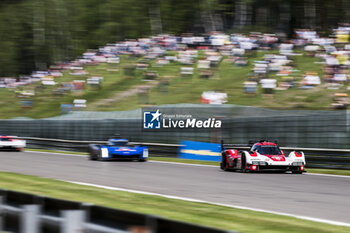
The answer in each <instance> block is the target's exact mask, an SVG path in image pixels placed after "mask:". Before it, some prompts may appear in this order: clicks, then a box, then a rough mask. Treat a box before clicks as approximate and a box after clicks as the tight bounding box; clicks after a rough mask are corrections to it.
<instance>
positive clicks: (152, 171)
mask: <svg viewBox="0 0 350 233" xmlns="http://www.w3.org/2000/svg"><path fill="white" fill-rule="evenodd" d="M0 161H1V162H0V171H9V172H16V173H21V174H28V175H36V176H42V177H47V178H54V179H61V180H69V181H75V182H84V183H91V184H96V185H104V186H111V187H118V188H124V189H133V190H139V191H145V192H152V193H158V194H164V195H173V196H179V197H183V198H192V199H199V200H204V201H208V202H216V203H223V204H228V205H239V206H245V207H249V208H259V209H264V210H269V211H276V212H283V213H288V214H294V215H302V216H307V217H312V218H320V219H327V220H331V221H339V222H344V223H349V224H350V179H349V178H346V177H336V176H334V177H332V176H313V175H297V174H278V173H277V174H276V173H262V174H241V173H236V172H223V171H221V170H219V168H218V167H208V166H189V165H181V164H171V163H157V162H145V163H140V162H96V161H89V160H88V159H87V158H85V157H81V156H69V155H63V154H62V155H57V154H50V153H36V152H25V153H17V152H0ZM0 179H1V177H0Z"/></svg>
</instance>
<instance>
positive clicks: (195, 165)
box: [148, 160, 218, 168]
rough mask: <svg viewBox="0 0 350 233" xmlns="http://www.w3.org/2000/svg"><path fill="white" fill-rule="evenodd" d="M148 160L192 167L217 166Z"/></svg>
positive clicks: (155, 161)
mask: <svg viewBox="0 0 350 233" xmlns="http://www.w3.org/2000/svg"><path fill="white" fill-rule="evenodd" d="M148 162H151V163H165V164H174V165H185V166H193V167H211V168H213V167H215V168H217V167H218V166H215V165H207V164H193V163H181V162H167V161H157V160H148Z"/></svg>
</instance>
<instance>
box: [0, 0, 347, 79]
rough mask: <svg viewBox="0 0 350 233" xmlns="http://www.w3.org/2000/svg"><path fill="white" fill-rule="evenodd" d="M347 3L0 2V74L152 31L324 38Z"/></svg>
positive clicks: (222, 0)
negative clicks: (303, 32) (305, 33)
mask: <svg viewBox="0 0 350 233" xmlns="http://www.w3.org/2000/svg"><path fill="white" fill-rule="evenodd" d="M349 9H350V1H348V0H332V1H331V0H191V1H190V0H2V1H1V2H0V76H16V75H19V74H28V73H30V72H31V71H33V70H42V69H47V67H48V66H49V65H50V64H54V63H57V62H63V61H68V60H70V59H72V58H74V57H76V56H78V55H80V54H81V53H82V52H84V51H85V50H86V49H88V48H97V47H98V46H102V45H105V44H106V43H112V42H115V41H118V40H124V39H132V38H140V37H147V36H150V35H155V34H158V33H174V34H181V33H184V32H193V33H205V32H210V31H226V32H228V33H231V32H248V31H262V32H280V33H284V34H285V35H287V36H292V34H293V30H294V29H295V28H314V29H317V30H319V31H322V32H325V33H327V31H328V30H329V29H330V28H331V27H335V26H336V25H337V24H338V23H341V22H350V11H349Z"/></svg>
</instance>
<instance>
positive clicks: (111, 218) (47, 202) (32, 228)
mask: <svg viewBox="0 0 350 233" xmlns="http://www.w3.org/2000/svg"><path fill="white" fill-rule="evenodd" d="M0 213H1V214H0V232H21V233H38V232H50V233H56V232H60V233H78V232H79V233H82V232H89V233H102V232H103V233H127V232H129V233H193V232H201V233H224V232H228V231H223V230H218V229H213V228H208V227H203V226H199V225H193V224H189V223H184V222H179V221H174V220H169V219H165V218H161V217H157V216H153V215H146V214H140V213H134V212H130V211H125V210H119V209H112V208H107V207H102V206H97V205H92V204H87V203H80V202H74V201H68V200H61V199H54V198H49V197H43V196H37V195H32V194H27V193H21V192H15V191H8V190H0Z"/></svg>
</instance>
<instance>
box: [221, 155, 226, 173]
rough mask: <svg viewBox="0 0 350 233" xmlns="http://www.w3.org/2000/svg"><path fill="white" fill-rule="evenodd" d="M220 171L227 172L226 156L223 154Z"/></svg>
mask: <svg viewBox="0 0 350 233" xmlns="http://www.w3.org/2000/svg"><path fill="white" fill-rule="evenodd" d="M220 169H221V170H223V171H228V167H227V161H226V155H225V154H223V155H222V156H221V163H220Z"/></svg>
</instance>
